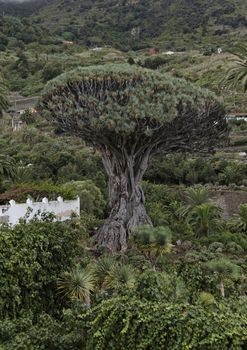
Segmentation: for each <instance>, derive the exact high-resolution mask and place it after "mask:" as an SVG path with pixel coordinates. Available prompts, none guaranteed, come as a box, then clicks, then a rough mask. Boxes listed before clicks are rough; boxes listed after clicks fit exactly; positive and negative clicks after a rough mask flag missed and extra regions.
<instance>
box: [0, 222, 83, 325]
mask: <svg viewBox="0 0 247 350" xmlns="http://www.w3.org/2000/svg"><path fill="white" fill-rule="evenodd" d="M79 237H80V233H79V232H78V231H77V230H76V229H73V230H71V228H70V227H69V226H68V225H67V224H63V223H58V222H55V223H50V222H30V223H29V224H19V225H17V226H15V227H14V228H8V227H1V228H0V259H1V264H0V275H1V289H0V316H1V317H5V316H9V317H10V318H13V317H17V316H18V315H20V313H21V312H22V311H23V310H33V312H34V313H37V314H38V313H39V312H47V313H50V314H58V313H59V312H60V311H61V307H62V304H61V301H59V300H58V298H57V295H56V280H57V278H58V276H59V275H60V274H61V273H62V271H64V270H66V269H68V268H69V267H70V266H73V264H74V259H75V257H76V256H77V255H78V254H79V252H82V251H81V248H79V246H78V240H79Z"/></svg>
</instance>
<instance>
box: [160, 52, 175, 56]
mask: <svg viewBox="0 0 247 350" xmlns="http://www.w3.org/2000/svg"><path fill="white" fill-rule="evenodd" d="M162 54H163V55H175V52H174V51H165V52H162Z"/></svg>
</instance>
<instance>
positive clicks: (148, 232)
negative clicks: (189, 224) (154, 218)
mask: <svg viewBox="0 0 247 350" xmlns="http://www.w3.org/2000/svg"><path fill="white" fill-rule="evenodd" d="M171 236H172V233H171V230H170V229H169V227H162V226H160V227H155V228H153V227H150V226H147V225H143V226H141V227H139V228H138V229H137V230H136V231H135V232H134V233H133V237H132V240H133V243H134V245H135V246H136V248H137V250H139V251H141V252H142V253H143V254H144V256H145V257H146V258H147V259H148V260H149V261H150V262H151V264H152V267H153V271H156V264H157V262H158V259H159V257H160V256H161V255H162V254H164V253H166V252H169V251H170V250H171Z"/></svg>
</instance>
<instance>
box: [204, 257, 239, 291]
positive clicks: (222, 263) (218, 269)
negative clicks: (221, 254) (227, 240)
mask: <svg viewBox="0 0 247 350" xmlns="http://www.w3.org/2000/svg"><path fill="white" fill-rule="evenodd" d="M205 267H206V269H207V270H208V271H210V272H211V273H214V274H215V275H216V276H217V277H218V279H219V287H220V292H221V295H222V297H223V298H224V297H225V285H224V283H225V280H226V279H227V278H232V279H234V278H237V277H238V276H239V274H240V271H241V268H240V267H239V266H238V265H236V264H234V263H232V262H231V261H230V260H228V259H226V258H221V259H214V260H211V261H209V262H207V263H206V264H205Z"/></svg>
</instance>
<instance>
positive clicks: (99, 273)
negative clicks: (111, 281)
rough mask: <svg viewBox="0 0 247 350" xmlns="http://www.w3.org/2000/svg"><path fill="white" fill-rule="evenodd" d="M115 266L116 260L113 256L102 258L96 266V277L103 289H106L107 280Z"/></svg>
mask: <svg viewBox="0 0 247 350" xmlns="http://www.w3.org/2000/svg"><path fill="white" fill-rule="evenodd" d="M115 265H116V260H115V259H114V257H113V256H111V255H108V256H103V257H101V258H100V259H99V260H98V261H97V263H96V264H95V266H94V275H95V278H96V280H97V281H98V283H99V285H100V287H101V288H104V284H105V279H106V277H107V276H108V275H109V273H110V271H111V269H112V268H113V267H114V266H115Z"/></svg>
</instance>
